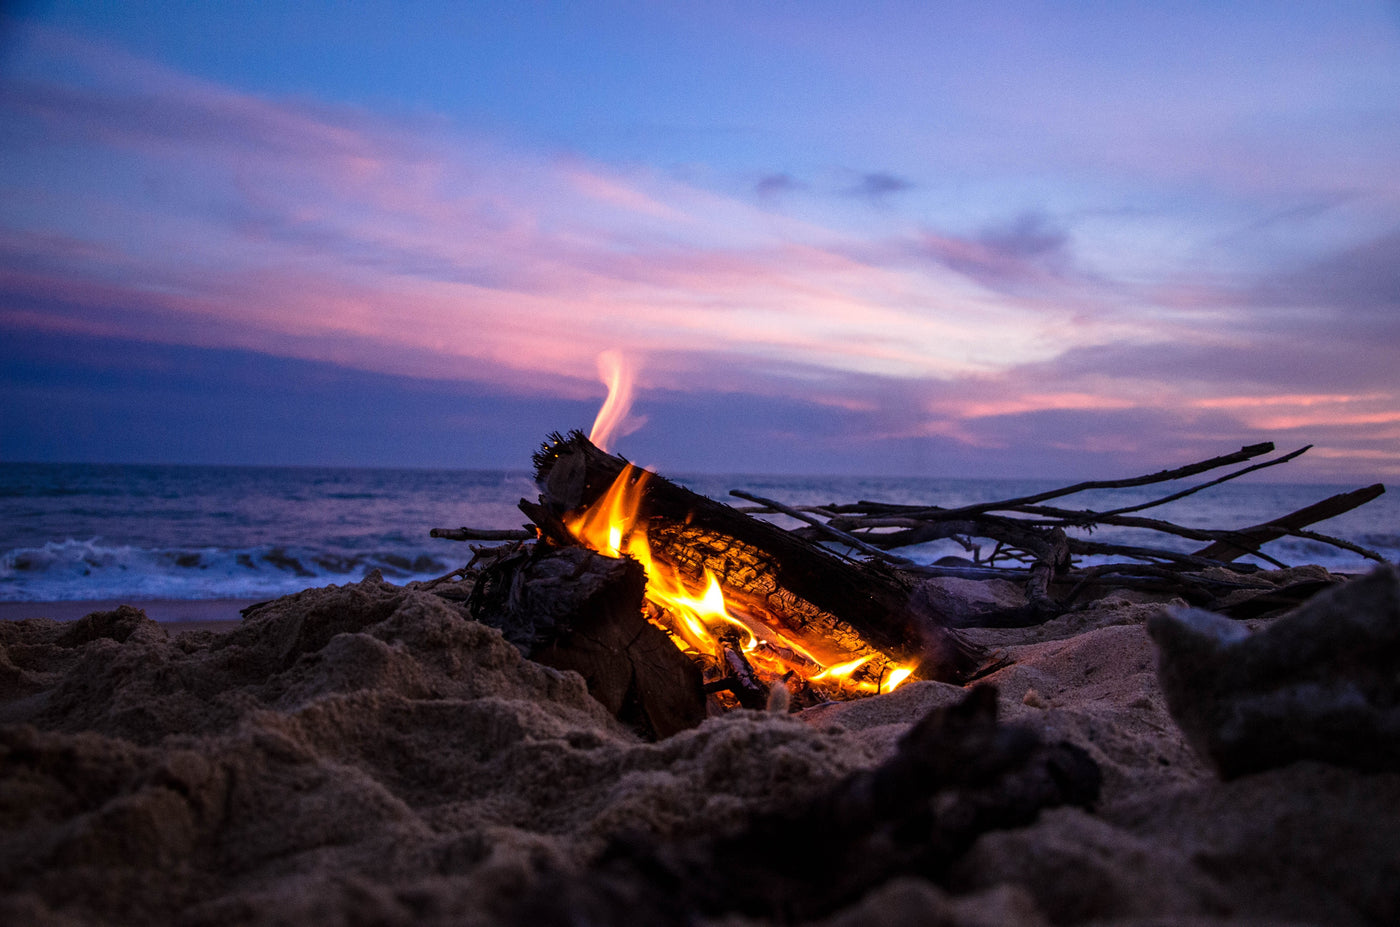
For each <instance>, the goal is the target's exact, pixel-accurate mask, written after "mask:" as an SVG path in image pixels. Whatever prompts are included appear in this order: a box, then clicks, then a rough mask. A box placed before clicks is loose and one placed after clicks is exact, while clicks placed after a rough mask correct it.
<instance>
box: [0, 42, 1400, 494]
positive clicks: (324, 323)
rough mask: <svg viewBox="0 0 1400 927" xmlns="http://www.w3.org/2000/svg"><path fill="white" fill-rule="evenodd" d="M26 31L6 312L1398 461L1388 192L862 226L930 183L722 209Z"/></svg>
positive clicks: (952, 433) (885, 181)
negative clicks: (1360, 205)
mask: <svg viewBox="0 0 1400 927" xmlns="http://www.w3.org/2000/svg"><path fill="white" fill-rule="evenodd" d="M43 43H47V44H46V45H45V46H44V47H45V50H46V54H47V55H49V56H50V58H51V59H52V63H53V67H52V68H51V69H50V70H49V71H48V72H47V73H41V74H31V75H28V76H22V77H15V78H12V79H10V80H9V81H8V82H7V83H6V84H4V86H3V90H2V91H0V145H3V146H4V150H5V151H6V152H7V160H8V161H9V163H10V168H11V169H10V170H9V171H8V172H7V175H8V176H7V178H6V179H4V180H2V181H0V184H3V194H4V195H3V203H4V205H0V324H3V325H6V326H9V327H11V328H17V329H32V330H46V331H52V332H72V333H78V334H87V335H94V334H95V335H104V336H114V337H123V338H129V339H137V340H145V341H151V342H161V343H169V344H181V345H195V346H209V347H237V348H242V349H249V350H254V351H259V352H263V353H267V354H273V355H280V356H287V357H296V358H302V359H307V360H316V361H329V362H332V363H335V364H339V365H343V366H347V367H354V368H359V369H363V370H368V371H375V372H379V373H392V374H399V375H411V376H416V377H423V378H432V379H447V380H454V379H455V380H469V381H477V382H481V383H486V384H491V385H492V386H494V387H503V388H507V389H509V390H513V391H516V392H521V393H527V394H528V393H532V392H533V393H543V394H550V395H554V396H565V397H570V398H578V397H583V396H591V395H596V394H598V392H599V390H598V387H597V384H596V382H595V378H594V364H595V358H596V356H597V355H598V354H599V353H600V352H601V351H603V350H605V349H608V348H617V349H620V350H621V351H623V352H624V353H626V354H627V355H629V356H635V357H640V358H645V359H646V363H645V365H644V374H643V380H642V382H641V383H640V384H639V387H640V388H641V389H642V390H647V389H652V390H669V391H673V392H681V393H706V392H708V393H714V394H732V393H747V394H751V395H755V396H760V395H761V396H769V397H784V398H785V399H791V400H793V401H800V402H802V403H807V404H810V405H811V406H813V407H815V408H819V409H822V410H825V411H824V413H823V414H830V415H834V416H837V419H836V420H837V421H839V430H840V431H841V433H842V435H844V436H845V439H846V440H848V441H850V440H858V441H867V442H870V443H871V444H872V445H873V446H877V445H879V444H880V443H881V442H908V441H933V442H936V444H937V446H938V447H942V448H946V449H949V450H950V452H953V453H963V452H969V453H970V452H971V451H974V450H979V449H980V450H989V449H1010V448H1017V447H1020V448H1024V449H1025V450H1026V452H1027V453H1028V454H1029V455H1031V456H1029V457H1027V458H1026V459H1027V460H1031V459H1033V455H1034V453H1035V448H1037V447H1043V448H1059V449H1069V448H1076V447H1077V448H1098V449H1100V450H1101V451H1102V452H1105V453H1122V454H1128V453H1130V452H1134V451H1143V450H1155V451H1158V452H1161V453H1163V454H1166V455H1171V454H1184V453H1188V452H1189V453H1196V452H1197V449H1198V448H1200V447H1205V449H1206V450H1207V452H1209V451H1211V450H1214V449H1215V447H1216V444H1213V443H1212V442H1219V441H1221V440H1223V441H1225V442H1226V443H1229V442H1233V441H1236V440H1241V439H1243V440H1251V439H1252V438H1253V437H1254V436H1255V435H1256V434H1264V433H1278V432H1285V433H1295V432H1302V431H1306V430H1308V429H1315V430H1317V431H1318V432H1319V433H1321V434H1322V435H1323V436H1324V439H1325V440H1324V442H1323V443H1325V447H1324V448H1323V450H1324V451H1325V453H1320V454H1319V455H1318V456H1319V457H1322V458H1324V459H1325V460H1327V461H1328V462H1329V466H1331V467H1332V470H1331V471H1329V472H1336V473H1341V472H1345V471H1346V470H1347V468H1348V467H1349V466H1351V467H1353V469H1357V470H1367V471H1369V472H1374V471H1375V470H1376V469H1378V468H1379V469H1381V470H1385V471H1386V472H1390V471H1391V470H1395V471H1400V439H1397V437H1396V434H1397V432H1400V386H1397V382H1396V380H1395V377H1394V356H1395V350H1396V349H1397V347H1400V328H1398V327H1397V326H1400V323H1398V322H1397V321H1396V320H1397V318H1400V279H1397V278H1396V276H1395V274H1396V271H1395V268H1396V267H1397V266H1400V260H1397V258H1400V206H1397V205H1396V203H1395V200H1394V191H1392V190H1385V191H1382V192H1381V193H1379V194H1377V196H1376V197H1374V198H1373V199H1371V200H1368V201H1367V202H1368V206H1367V208H1368V209H1369V210H1370V212H1369V213H1368V215H1369V217H1370V218H1369V220H1368V225H1367V228H1368V229H1371V230H1372V231H1371V232H1370V234H1369V237H1368V238H1365V239H1364V240H1358V239H1357V236H1356V235H1351V236H1350V237H1347V236H1346V235H1342V234H1338V233H1335V232H1333V231H1327V233H1326V234H1322V233H1319V232H1317V228H1318V223H1320V222H1322V221H1323V219H1322V218H1321V217H1323V216H1324V215H1325V214H1327V213H1328V210H1329V209H1334V208H1348V207H1325V208H1319V209H1315V210H1303V211H1295V213H1292V214H1288V215H1289V216H1290V217H1289V218H1286V219H1280V220H1278V222H1283V223H1288V222H1292V223H1303V224H1308V223H1311V224H1309V225H1308V229H1309V230H1310V234H1309V235H1308V236H1304V237H1305V238H1306V240H1307V242H1308V243H1309V244H1308V245H1307V246H1306V247H1301V248H1300V249H1301V250H1302V251H1303V252H1304V253H1303V255H1302V259H1300V258H1299V254H1297V253H1293V252H1290V253H1286V254H1285V253H1284V252H1283V251H1280V250H1279V249H1272V248H1269V247H1266V245H1268V244H1269V242H1270V241H1272V240H1273V239H1272V238H1270V237H1269V236H1276V235H1277V234H1278V227H1279V226H1278V223H1277V222H1276V223H1274V224H1273V225H1271V226H1270V227H1269V228H1268V229H1267V230H1264V228H1263V226H1260V227H1259V229H1260V230H1256V231H1255V232H1253V233H1251V234H1254V235H1255V236H1256V237H1255V238H1253V239H1250V240H1251V241H1252V242H1254V243H1255V244H1257V245H1258V248H1257V250H1256V252H1254V253H1253V254H1252V255H1251V257H1250V259H1249V260H1247V261H1243V260H1242V261H1240V262H1237V263H1234V264H1207V266H1206V267H1205V268H1204V269H1202V270H1200V271H1199V272H1197V271H1195V270H1193V268H1192V266H1191V264H1190V262H1189V261H1187V260H1185V259H1177V260H1173V261H1166V262H1163V263H1160V264H1155V265H1154V264H1152V263H1150V262H1141V263H1134V261H1133V260H1123V261H1121V262H1120V261H1119V258H1121V257H1122V256H1123V255H1127V254H1129V253H1130V252H1132V251H1134V249H1136V250H1137V251H1139V252H1141V253H1147V252H1149V251H1151V247H1152V242H1153V241H1154V236H1158V235H1161V234H1162V233H1161V232H1160V227H1161V226H1160V220H1161V216H1148V217H1147V218H1146V219H1144V220H1143V221H1141V222H1139V221H1138V220H1137V218H1136V217H1135V216H1134V215H1132V214H1130V213H1129V214H1123V215H1111V216H1106V215H1105V214H1103V213H1102V212H1098V213H1091V212H1083V211H1081V212H1075V211H1071V210H1063V211H1060V212H1058V213H1057V212H1055V211H1053V210H1050V209H1048V208H1046V207H1044V206H1042V205H1038V204H1033V203H1032V204H1018V205H1015V206H1014V208H1008V209H1007V211H1006V213H1005V215H1004V216H1003V217H1002V218H1001V219H1000V220H999V221H997V222H991V223H987V222H982V223H971V224H969V223H967V222H953V221H951V220H950V221H945V222H939V221H938V218H937V216H936V215H934V216H929V215H927V214H919V215H914V214H906V213H904V212H900V211H898V210H893V209H887V208H886V207H888V206H889V204H891V203H894V202H900V203H902V202H904V200H905V199H906V198H911V197H915V195H916V194H918V193H919V192H920V191H921V189H922V185H921V184H920V183H918V182H916V181H914V180H911V179H906V178H905V177H904V176H903V174H902V173H900V174H896V173H892V172H889V171H884V170H865V171H856V172H854V176H857V177H858V178H859V179H858V182H857V183H856V184H855V186H853V187H851V188H849V189H847V190H832V191H828V192H827V193H822V192H821V191H820V186H819V185H813V184H808V183H806V182H804V181H803V180H801V179H798V178H795V177H793V176H790V175H789V174H786V173H780V172H769V173H765V174H762V175H761V179H760V180H759V181H758V183H757V185H756V186H755V185H754V184H753V182H752V180H751V179H750V180H749V181H748V182H747V183H742V184H738V185H737V186H738V187H739V188H738V189H735V190H732V191H729V190H726V188H725V186H724V185H723V184H713V185H711V186H709V187H706V186H702V185H699V184H697V183H694V182H687V181H685V180H682V179H678V178H677V176H675V175H673V174H670V173H667V172H663V171H659V170H654V169H648V168H645V167H639V166H628V167H618V166H615V165H609V164H605V163H601V162H599V161H596V160H590V159H587V158H584V157H581V156H579V155H576V154H569V153H549V152H540V151H537V150H525V149H524V148H522V147H521V146H520V145H518V144H511V143H508V142H505V141H502V140H499V139H493V138H490V137H486V136H482V135H477V134H473V133H470V132H468V131H466V130H464V129H462V128H461V127H459V126H456V125H453V124H450V123H448V122H446V121H445V120H440V119H437V118H433V117H425V116H412V117H411V116H398V117H385V116H381V115H374V114H371V113H368V112H365V111H363V110H358V109H353V108H345V107H341V108H336V107H330V106H326V105H322V104H315V103H311V102H307V101H296V100H278V99H270V98H263V97H258V96H255V95H251V94H247V93H241V92H238V91H236V90H233V89H230V88H227V87H222V86H218V85H215V84H211V83H208V82H205V81H200V80H196V79H194V78H191V77H189V76H187V75H183V74H180V73H178V72H175V71H172V70H169V69H166V68H163V67H161V66H159V65H156V64H152V63H149V62H145V61H141V60H139V59H135V58H132V57H130V56H128V55H126V54H125V53H123V52H121V51H118V50H114V49H112V48H108V47H103V46H97V45H92V44H85V43H81V42H79V41H78V40H76V39H71V38H68V37H65V36H61V35H53V34H46V35H45V36H43ZM43 43H41V44H43ZM94 165H100V168H94ZM1233 169H1234V168H1230V170H1233ZM1226 173H1227V174H1228V173H1229V172H1228V171H1227V172H1226ZM847 194H858V197H852V196H849V195H847ZM1318 195H1319V196H1322V194H1321V193H1319V194H1318ZM1388 197H1389V199H1387V198H1388ZM823 198H824V199H823ZM853 199H864V200H867V201H871V202H874V203H875V204H876V205H878V206H880V208H879V209H870V208H869V206H870V203H865V204H861V203H855V202H852V200H853ZM1328 202H1332V201H1328ZM1266 205H1267V207H1268V209H1267V210H1266V211H1269V212H1275V213H1278V214H1279V215H1285V213H1280V212H1279V211H1278V209H1277V204H1276V203H1273V202H1270V203H1268V204H1266ZM1261 209H1262V207H1261ZM853 210H854V211H857V212H859V213H860V215H858V216H857V217H856V218H853V219H849V220H848V212H850V211H853ZM872 214H874V216H873V218H872ZM1387 217H1388V218H1387ZM1173 221H1175V220H1173ZM1387 222H1389V223H1390V224H1389V225H1387ZM1154 223H1155V224H1154ZM1314 233H1316V234H1314ZM1135 236H1136V238H1135ZM1300 249H1295V251H1297V250H1300ZM1245 250H1247V249H1245ZM1181 256H1183V257H1189V251H1186V252H1182V255H1181ZM1232 429H1233V431H1232ZM781 430H782V429H781V428H779V427H778V426H777V425H775V433H777V432H778V431H781ZM967 459H972V458H970V457H969V458H967Z"/></svg>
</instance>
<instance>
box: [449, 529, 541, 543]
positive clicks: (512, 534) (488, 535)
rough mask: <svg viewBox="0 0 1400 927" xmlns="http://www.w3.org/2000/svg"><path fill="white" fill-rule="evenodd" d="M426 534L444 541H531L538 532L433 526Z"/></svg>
mask: <svg viewBox="0 0 1400 927" xmlns="http://www.w3.org/2000/svg"><path fill="white" fill-rule="evenodd" d="M428 536H429V537H434V538H441V539H442V540H444V541H532V540H534V539H535V538H537V537H539V533H538V532H535V531H530V530H527V529H525V528H434V529H433V530H431V531H429V532H428Z"/></svg>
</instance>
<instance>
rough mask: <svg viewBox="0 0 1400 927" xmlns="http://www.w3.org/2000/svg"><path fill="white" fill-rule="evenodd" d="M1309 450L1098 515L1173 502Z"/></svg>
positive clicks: (1309, 447) (1119, 512)
mask: <svg viewBox="0 0 1400 927" xmlns="http://www.w3.org/2000/svg"><path fill="white" fill-rule="evenodd" d="M1310 450H1312V445H1311V444H1307V445H1304V446H1303V447H1300V448H1298V449H1297V450H1296V451H1290V452H1289V453H1287V454H1284V455H1283V456H1282V457H1275V458H1274V459H1273V460H1266V461H1264V462H1263V463H1257V464H1254V465H1252V466H1249V467H1244V468H1242V469H1239V470H1236V471H1235V472H1234V473H1227V474H1225V475H1224V476H1222V477H1219V478H1217V479H1213V480H1210V481H1208V482H1205V483H1200V484H1198V485H1196V486H1192V487H1190V488H1188V489H1183V490H1182V491H1181V492H1178V493H1173V494H1172V495H1170V496H1165V497H1163V498H1161V499H1154V500H1153V501H1151V502H1144V503H1142V504H1140V505H1127V506H1124V507H1123V508H1121V509H1110V510H1108V511H1107V512H1100V513H1099V516H1100V517H1103V516H1105V515H1126V514H1127V513H1129V512H1140V511H1142V510H1143V509H1150V508H1155V507H1156V506H1159V505H1166V504H1167V503H1168V502H1175V501H1176V500H1177V499H1184V498H1186V497H1187V496H1189V495H1192V494H1193V493H1198V492H1200V491H1201V490H1203V489H1209V488H1210V487H1212V486H1219V485H1220V484H1221V483H1224V482H1228V481H1229V480H1233V479H1236V478H1238V477H1241V476H1244V475H1245V474H1246V473H1253V472H1254V471H1255V470H1263V469H1265V468H1266V467H1277V466H1278V465H1279V464H1283V463H1288V462H1289V461H1290V460H1292V459H1293V458H1295V457H1301V456H1302V455H1303V454H1305V453H1307V452H1308V451H1310Z"/></svg>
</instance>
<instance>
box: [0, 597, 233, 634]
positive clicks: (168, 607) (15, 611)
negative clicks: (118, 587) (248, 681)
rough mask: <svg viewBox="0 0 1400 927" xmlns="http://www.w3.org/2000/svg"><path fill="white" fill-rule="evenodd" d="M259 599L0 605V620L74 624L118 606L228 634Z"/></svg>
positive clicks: (169, 622)
mask: <svg viewBox="0 0 1400 927" xmlns="http://www.w3.org/2000/svg"><path fill="white" fill-rule="evenodd" d="M258 601H259V600H258V599H143V600H132V599H88V600H83V601H71V602H0V621H22V620H24V619H25V618H53V619H55V620H57V621H77V620H78V619H79V618H81V617H83V616H84V615H91V614H92V613H93V612H109V611H111V610H112V609H114V608H117V607H118V606H120V605H132V606H135V607H136V608H139V609H141V610H142V611H143V612H145V613H146V617H147V618H150V619H151V620H152V621H157V622H160V623H161V624H163V625H167V626H177V627H178V628H180V629H183V628H185V627H189V628H199V627H204V628H208V629H210V630H221V631H227V630H229V629H230V628H231V627H233V626H235V625H237V624H238V623H239V622H240V621H242V620H243V619H242V616H241V615H240V614H239V612H241V611H242V610H243V609H245V608H247V607H248V606H249V605H253V604H256V603H257V602H258Z"/></svg>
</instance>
